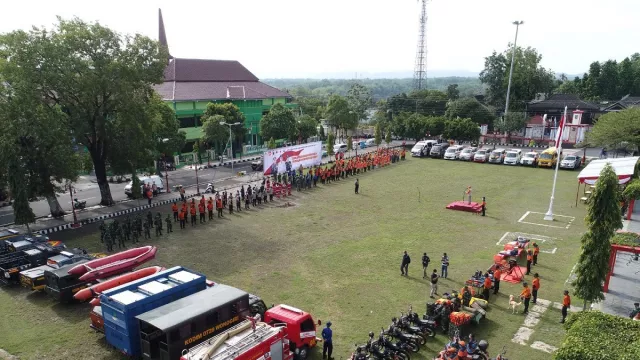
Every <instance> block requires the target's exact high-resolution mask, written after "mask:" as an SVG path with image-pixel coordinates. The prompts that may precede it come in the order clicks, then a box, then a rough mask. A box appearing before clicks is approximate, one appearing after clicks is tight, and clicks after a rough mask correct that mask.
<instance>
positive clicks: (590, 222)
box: [573, 164, 622, 309]
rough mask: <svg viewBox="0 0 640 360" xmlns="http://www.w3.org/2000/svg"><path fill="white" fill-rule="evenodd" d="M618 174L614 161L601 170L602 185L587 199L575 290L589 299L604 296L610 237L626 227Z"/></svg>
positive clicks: (594, 299)
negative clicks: (585, 226)
mask: <svg viewBox="0 0 640 360" xmlns="http://www.w3.org/2000/svg"><path fill="white" fill-rule="evenodd" d="M620 200H621V195H620V190H619V189H618V176H617V175H616V173H615V171H614V170H613V167H611V165H610V164H607V165H605V167H604V168H603V169H602V171H601V172H600V177H599V178H598V186H596V188H595V189H594V191H593V194H592V195H591V197H590V198H589V200H587V216H586V217H585V223H586V225H587V228H588V231H587V232H586V233H585V234H584V235H583V236H582V239H581V244H582V246H581V253H580V257H579V259H578V264H577V266H576V279H575V281H574V282H573V286H574V293H575V294H576V295H577V296H578V297H580V298H581V299H583V300H584V301H585V303H584V309H586V306H587V302H597V301H600V300H603V299H604V295H603V293H602V284H603V283H604V281H605V278H606V276H607V273H608V271H609V268H608V266H609V265H608V264H609V255H610V252H611V243H610V241H609V240H610V239H611V237H612V236H613V235H614V234H615V232H616V230H618V229H620V228H622V213H621V210H620Z"/></svg>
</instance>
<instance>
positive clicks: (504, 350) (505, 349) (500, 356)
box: [495, 346, 509, 360]
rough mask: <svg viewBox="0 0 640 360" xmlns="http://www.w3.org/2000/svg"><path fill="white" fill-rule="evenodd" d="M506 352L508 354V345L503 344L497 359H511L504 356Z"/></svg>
mask: <svg viewBox="0 0 640 360" xmlns="http://www.w3.org/2000/svg"><path fill="white" fill-rule="evenodd" d="M506 354H507V347H506V346H503V347H502V352H501V353H500V354H499V355H498V356H496V359H495V360H509V359H507V358H506V357H504V356H505V355H506Z"/></svg>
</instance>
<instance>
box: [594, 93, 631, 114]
mask: <svg viewBox="0 0 640 360" xmlns="http://www.w3.org/2000/svg"><path fill="white" fill-rule="evenodd" d="M634 107H640V96H630V95H626V96H624V97H623V98H622V99H620V100H618V101H616V102H614V103H609V104H607V105H606V106H605V107H604V108H603V109H602V110H603V111H607V112H609V111H621V110H625V109H629V108H634Z"/></svg>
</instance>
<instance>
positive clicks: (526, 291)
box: [520, 282, 531, 315]
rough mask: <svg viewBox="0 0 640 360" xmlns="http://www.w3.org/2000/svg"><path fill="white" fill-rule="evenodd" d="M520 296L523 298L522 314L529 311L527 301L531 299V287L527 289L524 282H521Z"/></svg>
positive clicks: (527, 285) (527, 286)
mask: <svg viewBox="0 0 640 360" xmlns="http://www.w3.org/2000/svg"><path fill="white" fill-rule="evenodd" d="M520 298H521V299H522V300H524V312H523V314H525V315H526V314H528V313H529V301H531V289H529V284H527V283H526V282H524V283H522V292H521V293H520Z"/></svg>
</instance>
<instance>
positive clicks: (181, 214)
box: [178, 210, 187, 220]
mask: <svg viewBox="0 0 640 360" xmlns="http://www.w3.org/2000/svg"><path fill="white" fill-rule="evenodd" d="M186 215H187V212H186V211H184V210H182V211H180V213H178V218H179V219H180V220H184V217H185V216H186Z"/></svg>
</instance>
